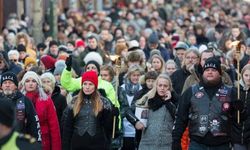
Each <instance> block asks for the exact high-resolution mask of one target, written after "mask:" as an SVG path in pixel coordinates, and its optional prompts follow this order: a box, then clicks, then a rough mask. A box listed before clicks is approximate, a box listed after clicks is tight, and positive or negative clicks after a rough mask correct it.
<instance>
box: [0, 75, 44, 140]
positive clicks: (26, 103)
mask: <svg viewBox="0 0 250 150" xmlns="http://www.w3.org/2000/svg"><path fill="white" fill-rule="evenodd" d="M17 87H18V81H17V77H16V75H15V74H14V73H12V72H6V73H3V74H2V76H1V88H2V92H1V93H0V97H5V98H7V99H9V100H10V101H11V102H12V104H13V105H14V106H15V108H16V110H15V111H16V124H15V126H14V127H15V130H16V131H18V132H21V133H25V134H29V135H31V136H33V137H34V138H36V139H37V141H41V135H40V124H39V120H38V116H37V114H36V112H35V109H34V107H33V104H32V103H31V101H30V100H29V99H28V98H27V97H25V96H24V95H23V94H22V93H21V92H20V91H18V88H17ZM0 105H1V101H0Z"/></svg>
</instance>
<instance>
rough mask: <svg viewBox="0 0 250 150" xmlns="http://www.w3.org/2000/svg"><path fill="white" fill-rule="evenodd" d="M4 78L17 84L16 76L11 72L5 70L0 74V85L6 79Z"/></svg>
mask: <svg viewBox="0 0 250 150" xmlns="http://www.w3.org/2000/svg"><path fill="white" fill-rule="evenodd" d="M6 80H10V81H12V82H13V83H14V84H15V85H16V86H18V80H17V76H16V75H15V74H14V73H13V72H5V73H3V74H2V76H1V86H2V84H3V82H4V81H6Z"/></svg>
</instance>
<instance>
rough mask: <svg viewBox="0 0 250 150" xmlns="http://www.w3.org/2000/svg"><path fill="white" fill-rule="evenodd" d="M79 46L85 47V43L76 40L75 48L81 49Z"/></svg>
mask: <svg viewBox="0 0 250 150" xmlns="http://www.w3.org/2000/svg"><path fill="white" fill-rule="evenodd" d="M81 46H82V47H85V42H84V41H83V40H81V39H78V40H76V42H75V47H76V48H78V47H81Z"/></svg>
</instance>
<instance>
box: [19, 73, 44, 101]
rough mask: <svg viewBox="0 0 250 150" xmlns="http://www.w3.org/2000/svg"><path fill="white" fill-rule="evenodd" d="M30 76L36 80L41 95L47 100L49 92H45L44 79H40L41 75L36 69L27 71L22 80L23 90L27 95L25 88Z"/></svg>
mask: <svg viewBox="0 0 250 150" xmlns="http://www.w3.org/2000/svg"><path fill="white" fill-rule="evenodd" d="M28 78H32V79H34V80H35V81H36V83H37V86H38V92H39V96H40V98H41V99H42V100H47V98H48V96H47V94H46V93H45V92H44V90H43V88H42V81H41V79H40V77H39V76H38V75H37V73H35V72H34V71H27V72H26V73H25V74H24V76H23V78H22V81H21V85H22V89H21V92H22V93H23V94H24V95H25V94H26V90H25V86H24V84H25V81H26V80H27V79H28Z"/></svg>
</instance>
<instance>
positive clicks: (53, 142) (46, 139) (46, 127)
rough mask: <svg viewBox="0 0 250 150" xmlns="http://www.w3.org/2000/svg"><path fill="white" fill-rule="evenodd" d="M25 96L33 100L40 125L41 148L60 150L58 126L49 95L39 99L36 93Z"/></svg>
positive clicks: (44, 149)
mask: <svg viewBox="0 0 250 150" xmlns="http://www.w3.org/2000/svg"><path fill="white" fill-rule="evenodd" d="M26 96H27V97H28V98H29V99H30V100H31V101H32V102H33V104H34V106H35V109H36V112H37V115H38V118H39V123H40V126H41V135H42V149H43V150H61V137H60V128H59V123H58V119H57V115H56V109H55V106H54V104H53V101H52V100H51V98H50V97H48V99H47V100H40V98H39V96H38V94H34V93H27V94H26Z"/></svg>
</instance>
